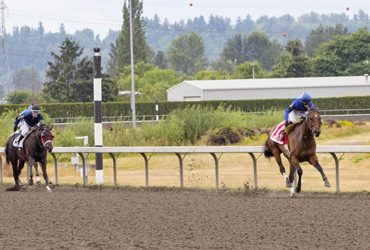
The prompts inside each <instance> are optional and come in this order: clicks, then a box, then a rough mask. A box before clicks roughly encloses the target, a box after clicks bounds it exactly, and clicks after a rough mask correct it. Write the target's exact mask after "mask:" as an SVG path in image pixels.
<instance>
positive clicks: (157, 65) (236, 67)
mask: <svg viewBox="0 0 370 250" xmlns="http://www.w3.org/2000/svg"><path fill="white" fill-rule="evenodd" d="M142 4H143V2H142V1H140V0H133V1H132V10H133V24H134V36H133V40H134V61H135V82H136V91H139V92H141V96H140V97H139V98H138V100H139V101H144V102H145V101H155V100H159V101H165V100H166V89H168V88H169V87H171V86H173V85H175V84H177V83H179V82H181V81H182V80H184V79H235V78H252V77H253V76H254V77H256V78H261V77H307V76H340V75H363V74H364V73H368V72H369V71H370V70H369V69H370V64H369V61H368V60H369V58H368V57H369V55H370V48H369V44H370V34H369V31H368V30H367V28H359V27H361V25H363V27H368V26H369V17H368V15H367V14H365V13H364V12H363V11H359V13H358V14H356V15H355V16H354V17H353V19H349V18H348V16H347V15H345V14H342V15H334V14H332V15H330V16H329V15H328V16H326V15H318V14H315V13H310V14H308V15H303V16H301V17H300V18H298V19H297V20H295V19H294V18H293V19H292V17H290V16H289V15H285V16H282V17H280V18H268V17H266V16H265V17H261V18H259V19H258V20H256V21H255V22H254V21H252V20H251V19H250V17H249V16H247V17H246V18H245V19H239V20H238V21H237V23H236V24H235V26H231V24H230V20H228V19H227V18H223V17H217V16H216V17H214V16H210V18H209V22H208V23H207V22H205V20H204V18H203V17H199V18H194V19H193V20H190V19H189V20H188V21H187V23H185V22H179V23H174V24H173V25H171V24H169V23H168V21H166V20H165V21H164V22H163V23H161V22H160V20H159V17H158V16H155V17H154V18H153V19H145V18H143V17H142V7H143V6H142ZM122 15H123V24H122V30H121V31H119V32H114V31H111V32H110V34H109V35H108V37H106V38H105V39H104V40H101V39H100V37H99V36H94V33H93V32H92V31H91V30H89V29H86V30H83V31H81V32H76V33H75V34H74V35H68V34H66V33H65V31H64V26H63V25H61V27H60V32H59V33H46V34H45V32H44V30H43V28H42V24H41V23H40V24H39V27H38V28H37V29H31V28H29V27H21V29H18V28H16V29H15V30H14V31H13V34H12V35H11V36H9V38H8V40H11V39H14V43H11V44H12V45H13V46H14V48H11V49H9V55H10V59H11V60H9V62H10V63H9V66H10V68H11V69H15V71H14V73H13V77H12V87H13V88H14V89H16V90H17V91H15V92H10V93H8V96H7V98H8V101H9V102H13V103H19V102H22V101H29V100H26V99H32V100H36V101H48V102H75V101H80V102H86V101H91V100H92V84H91V76H92V66H93V65H92V57H91V55H92V47H94V46H95V45H96V44H100V45H101V47H102V51H103V55H102V56H103V60H104V61H103V67H104V72H105V75H104V77H103V83H104V87H103V90H104V93H103V100H105V101H118V100H119V101H122V100H123V101H124V100H128V97H125V96H118V90H130V81H131V79H130V77H131V76H130V67H129V64H130V50H129V21H128V20H129V19H128V18H129V13H128V8H127V2H126V1H125V3H124V5H123V11H122ZM329 17H330V18H329ZM335 22H338V23H341V24H336V25H329V24H330V23H335ZM308 23H309V24H310V25H311V27H314V28H313V29H311V30H310V31H309V32H308V33H307V31H306V29H307V24H308ZM317 23H321V24H320V25H316V24H317ZM288 24H289V25H288ZM299 24H301V25H303V24H306V26H305V28H304V29H300V28H299V27H298V26H299ZM354 24H357V25H358V27H357V26H356V25H354ZM315 25H316V26H315ZM293 26H294V28H293ZM278 27H280V28H278ZM283 27H284V30H285V31H283V32H282V29H283ZM290 29H291V30H290ZM306 33H307V34H306ZM170 34H171V35H170ZM305 34H306V35H305ZM174 35H176V36H174ZM171 36H172V37H171ZM25 38H27V39H25ZM153 40H155V41H156V42H152V43H151V41H153ZM50 41H53V43H52V42H50ZM22 44H23V46H21V45H22ZM17 45H18V48H21V49H20V50H17V49H16V48H17ZM27 45H29V46H27ZM218 45H221V49H220V48H216V47H217V46H218ZM45 46H47V47H48V49H44V47H45ZM210 49H211V50H213V51H218V50H219V52H217V53H215V54H214V55H213V56H212V55H210V54H209V51H210ZM207 51H208V52H207ZM32 53H33V54H32ZM211 54H212V53H211ZM216 54H217V55H216ZM12 55H13V56H14V57H11V56H12ZM26 55H27V56H26ZM215 55H216V56H215ZM17 65H18V66H17ZM45 69H46V70H45ZM0 70H1V73H2V75H4V74H3V73H4V67H1V68H0ZM44 70H45V72H46V73H45V75H43V74H41V73H40V72H43V71H44ZM7 87H9V86H7ZM20 90H24V91H20ZM39 91H40V92H39ZM3 92H4V90H3ZM30 92H31V93H30ZM39 93H40V94H39ZM0 94H1V93H0Z"/></svg>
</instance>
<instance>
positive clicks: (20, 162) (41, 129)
mask: <svg viewBox="0 0 370 250" xmlns="http://www.w3.org/2000/svg"><path fill="white" fill-rule="evenodd" d="M16 137H17V134H13V135H11V136H10V137H9V139H8V141H7V142H6V145H5V155H6V161H7V163H9V162H10V163H11V164H12V168H13V178H14V182H15V185H14V187H11V188H8V189H7V190H8V191H18V190H19V188H20V183H19V175H20V174H21V171H22V168H23V167H24V164H25V163H26V162H28V163H29V165H30V166H31V167H32V166H34V165H35V164H36V163H37V162H39V163H40V165H41V169H42V173H43V177H44V180H45V184H46V189H47V191H51V188H50V186H49V183H50V182H49V177H48V175H47V173H46V160H47V152H51V151H52V149H53V143H52V141H53V139H54V136H53V134H52V132H51V129H49V128H48V127H47V126H46V124H41V125H39V126H35V127H33V128H31V131H30V133H29V134H28V135H27V136H26V137H25V138H24V141H23V148H17V147H14V146H13V141H14V139H15V138H16Z"/></svg>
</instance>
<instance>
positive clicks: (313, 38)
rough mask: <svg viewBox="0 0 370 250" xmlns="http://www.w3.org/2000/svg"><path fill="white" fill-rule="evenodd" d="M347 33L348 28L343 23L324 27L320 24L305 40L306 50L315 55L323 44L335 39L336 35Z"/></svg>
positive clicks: (309, 54) (310, 54)
mask: <svg viewBox="0 0 370 250" xmlns="http://www.w3.org/2000/svg"><path fill="white" fill-rule="evenodd" d="M347 33H348V30H347V28H346V27H344V26H343V25H341V24H337V25H336V26H335V27H332V26H325V27H324V26H323V25H320V26H318V27H317V28H316V29H314V30H312V31H311V33H310V34H309V35H308V37H307V38H306V40H305V50H306V52H307V55H308V56H313V55H314V54H315V51H316V50H317V48H318V47H319V46H320V45H321V44H323V43H325V42H328V41H330V40H333V39H334V38H335V37H336V36H344V35H346V34H347Z"/></svg>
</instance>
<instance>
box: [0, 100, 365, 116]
mask: <svg viewBox="0 0 370 250" xmlns="http://www.w3.org/2000/svg"><path fill="white" fill-rule="evenodd" d="M291 101H292V99H268V100H267V99H266V100H239V101H207V102H204V101H199V102H160V103H158V105H159V114H160V115H166V114H168V113H170V112H171V111H172V110H174V109H182V108H185V107H187V106H193V105H201V106H212V107H215V108H217V107H218V106H220V105H223V106H225V107H232V108H234V109H240V110H242V111H245V112H257V111H265V110H283V109H285V108H286V106H287V105H289V104H290V103H291ZM313 101H314V103H315V105H316V106H317V107H319V108H320V109H322V110H329V109H361V108H362V109H364V108H368V109H370V96H360V97H341V98H316V99H314V100H313ZM27 106H28V105H14V104H8V105H0V113H1V114H2V113H4V112H7V111H9V110H19V111H21V110H23V109H26V108H27ZM40 107H41V109H42V110H43V111H44V112H46V113H47V114H48V115H49V116H50V117H52V118H57V117H59V118H60V117H93V116H94V103H93V102H91V103H43V104H40ZM102 113H103V116H128V115H131V108H130V103H126V102H107V103H103V111H102ZM155 114H156V112H155V103H137V104H136V115H155Z"/></svg>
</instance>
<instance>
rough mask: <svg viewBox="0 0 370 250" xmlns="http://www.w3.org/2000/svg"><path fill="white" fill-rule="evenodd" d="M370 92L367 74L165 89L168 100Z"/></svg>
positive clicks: (216, 82)
mask: <svg viewBox="0 0 370 250" xmlns="http://www.w3.org/2000/svg"><path fill="white" fill-rule="evenodd" d="M303 91H306V92H307V93H309V94H310V95H311V96H312V97H313V98H319V97H344V96H367V95H370V81H369V79H368V76H367V75H365V76H344V77H304V78H265V79H238V80H195V81H183V82H181V83H179V84H177V85H175V86H173V87H172V88H169V89H168V90H167V100H168V101H209V100H251V99H271V98H273V99H291V98H294V97H298V96H300V95H301V94H302V92H303Z"/></svg>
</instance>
